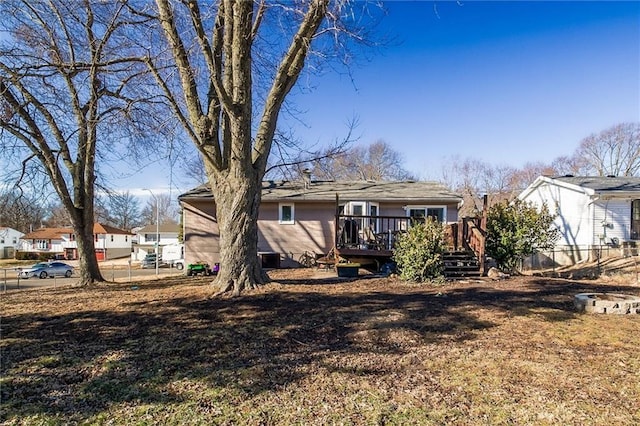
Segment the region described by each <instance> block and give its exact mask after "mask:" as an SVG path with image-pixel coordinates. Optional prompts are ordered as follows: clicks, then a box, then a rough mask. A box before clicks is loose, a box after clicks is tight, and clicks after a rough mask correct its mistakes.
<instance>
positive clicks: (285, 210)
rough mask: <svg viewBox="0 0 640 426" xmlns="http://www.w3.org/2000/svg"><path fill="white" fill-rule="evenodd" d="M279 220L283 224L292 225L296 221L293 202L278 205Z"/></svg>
mask: <svg viewBox="0 0 640 426" xmlns="http://www.w3.org/2000/svg"><path fill="white" fill-rule="evenodd" d="M278 222H279V223H280V224H283V225H292V224H293V223H295V209H294V206H293V204H283V203H280V204H279V205H278Z"/></svg>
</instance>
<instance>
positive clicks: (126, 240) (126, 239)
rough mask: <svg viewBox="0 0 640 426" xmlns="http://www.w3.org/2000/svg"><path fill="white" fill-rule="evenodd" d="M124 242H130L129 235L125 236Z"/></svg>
mask: <svg viewBox="0 0 640 426" xmlns="http://www.w3.org/2000/svg"><path fill="white" fill-rule="evenodd" d="M124 242H125V243H128V242H129V236H128V235H125V236H124Z"/></svg>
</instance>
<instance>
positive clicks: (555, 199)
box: [524, 183, 594, 246]
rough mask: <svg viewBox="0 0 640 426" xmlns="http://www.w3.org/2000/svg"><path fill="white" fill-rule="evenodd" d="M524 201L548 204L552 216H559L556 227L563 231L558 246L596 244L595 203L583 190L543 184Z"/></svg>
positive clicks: (539, 204)
mask: <svg viewBox="0 0 640 426" xmlns="http://www.w3.org/2000/svg"><path fill="white" fill-rule="evenodd" d="M524 201H528V202H533V203H534V204H536V205H538V206H541V205H542V204H543V203H544V202H546V204H547V207H548V208H549V211H551V213H555V214H557V215H558V216H557V217H556V220H555V225H556V226H557V227H558V229H560V231H561V238H560V240H558V242H557V243H556V245H557V246H590V245H592V244H593V239H594V230H593V221H592V217H593V210H594V209H593V203H591V199H590V197H589V195H587V194H586V193H584V192H582V191H575V190H571V189H568V188H563V187H559V186H556V185H549V184H548V183H542V184H541V185H540V186H539V187H538V188H537V189H536V190H535V191H532V192H531V193H530V194H528V196H527V197H526V198H524Z"/></svg>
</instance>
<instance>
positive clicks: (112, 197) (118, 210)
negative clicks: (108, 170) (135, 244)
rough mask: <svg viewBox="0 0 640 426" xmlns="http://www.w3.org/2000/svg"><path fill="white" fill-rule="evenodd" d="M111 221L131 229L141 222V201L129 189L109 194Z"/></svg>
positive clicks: (114, 224) (118, 225)
mask: <svg viewBox="0 0 640 426" xmlns="http://www.w3.org/2000/svg"><path fill="white" fill-rule="evenodd" d="M108 204H109V223H110V224H112V225H113V226H115V227H117V228H120V229H125V230H130V229H132V228H133V227H135V226H138V225H139V224H140V219H139V217H140V202H139V201H138V199H137V198H136V197H134V196H133V195H131V192H129V191H122V192H113V193H110V194H109V203H108Z"/></svg>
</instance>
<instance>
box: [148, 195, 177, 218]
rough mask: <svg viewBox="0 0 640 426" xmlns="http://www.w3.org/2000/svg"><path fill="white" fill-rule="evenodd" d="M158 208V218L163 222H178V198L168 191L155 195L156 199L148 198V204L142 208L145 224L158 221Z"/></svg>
mask: <svg viewBox="0 0 640 426" xmlns="http://www.w3.org/2000/svg"><path fill="white" fill-rule="evenodd" d="M156 201H157V204H156ZM156 208H157V209H159V211H158V218H159V219H160V223H161V224H163V223H178V218H179V215H180V212H179V210H180V209H179V207H178V205H177V201H176V199H175V198H172V197H171V196H170V195H169V194H168V193H160V194H157V195H156V196H155V199H153V198H152V199H149V200H147V203H146V205H145V206H144V207H143V208H142V211H141V212H140V221H141V222H142V224H143V225H148V224H152V223H156Z"/></svg>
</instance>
